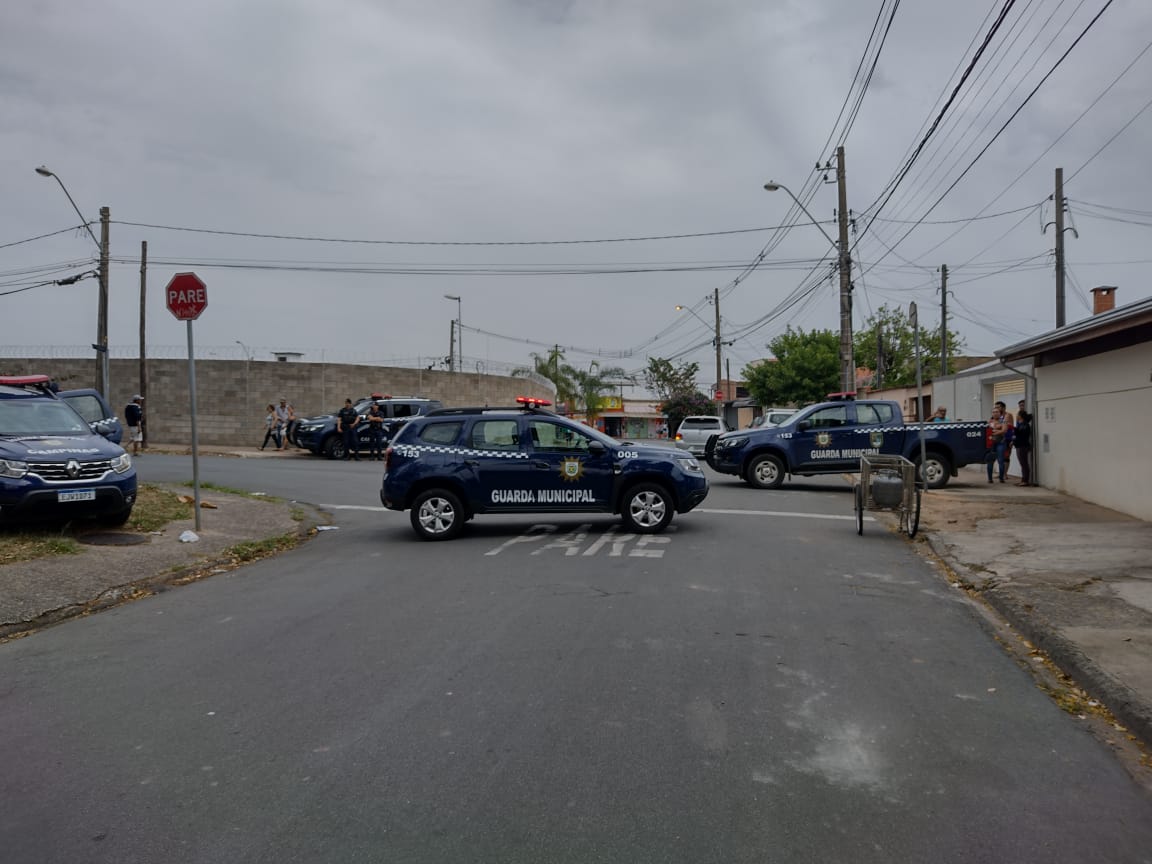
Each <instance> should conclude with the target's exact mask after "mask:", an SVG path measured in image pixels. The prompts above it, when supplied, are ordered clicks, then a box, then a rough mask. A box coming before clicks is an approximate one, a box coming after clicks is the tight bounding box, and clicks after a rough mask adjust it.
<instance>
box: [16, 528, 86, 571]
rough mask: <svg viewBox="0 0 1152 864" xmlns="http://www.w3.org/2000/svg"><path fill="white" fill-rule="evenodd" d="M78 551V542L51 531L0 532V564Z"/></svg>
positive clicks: (72, 553) (73, 553) (70, 553)
mask: <svg viewBox="0 0 1152 864" xmlns="http://www.w3.org/2000/svg"><path fill="white" fill-rule="evenodd" d="M79 552H80V544H79V543H77V542H76V541H75V540H73V539H72V538H71V537H62V536H61V535H60V534H59V533H55V532H52V531H19V532H12V533H4V534H0V565H2V564H15V563H16V562H17V561H33V560H35V559H37V558H50V557H51V556H53V555H76V554H77V553H79Z"/></svg>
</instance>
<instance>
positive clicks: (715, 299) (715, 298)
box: [712, 288, 721, 415]
mask: <svg viewBox="0 0 1152 864" xmlns="http://www.w3.org/2000/svg"><path fill="white" fill-rule="evenodd" d="M712 305H713V306H715V307H716V386H715V387H714V388H713V389H712V398H713V399H715V398H716V394H717V393H719V392H720V390H721V387H720V381H721V378H720V375H721V372H720V289H719V288H713V289H712ZM720 411H721V408H720V402H717V403H716V414H717V415H719V414H720Z"/></svg>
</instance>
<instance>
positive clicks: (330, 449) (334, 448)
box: [320, 435, 344, 459]
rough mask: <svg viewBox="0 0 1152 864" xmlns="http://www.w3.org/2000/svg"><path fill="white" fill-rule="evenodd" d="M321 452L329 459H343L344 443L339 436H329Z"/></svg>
mask: <svg viewBox="0 0 1152 864" xmlns="http://www.w3.org/2000/svg"><path fill="white" fill-rule="evenodd" d="M320 450H321V452H322V453H323V454H324V455H325V456H327V457H328V458H329V459H343V458H344V441H343V439H341V438H340V436H339V435H329V436H328V437H327V438H325V439H324V444H323V446H321V448H320Z"/></svg>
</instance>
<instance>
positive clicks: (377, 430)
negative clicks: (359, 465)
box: [368, 402, 384, 462]
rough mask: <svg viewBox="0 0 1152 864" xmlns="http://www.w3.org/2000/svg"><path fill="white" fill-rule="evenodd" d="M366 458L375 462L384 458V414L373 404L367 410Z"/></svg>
mask: <svg viewBox="0 0 1152 864" xmlns="http://www.w3.org/2000/svg"><path fill="white" fill-rule="evenodd" d="M368 458H369V459H374V460H376V461H377V462H379V461H381V460H382V459H383V458H384V412H383V411H381V410H380V406H379V405H378V404H377V403H375V402H373V403H372V407H370V408H369V409H368Z"/></svg>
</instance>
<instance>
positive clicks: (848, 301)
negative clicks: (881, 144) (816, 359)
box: [764, 148, 856, 393]
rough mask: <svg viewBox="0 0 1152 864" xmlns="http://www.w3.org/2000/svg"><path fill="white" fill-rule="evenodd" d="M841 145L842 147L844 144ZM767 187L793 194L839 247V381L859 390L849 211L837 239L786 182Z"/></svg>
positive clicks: (843, 215)
mask: <svg viewBox="0 0 1152 864" xmlns="http://www.w3.org/2000/svg"><path fill="white" fill-rule="evenodd" d="M841 149H842V148H841ZM840 155H841V156H842V155H843V154H842V153H841V154H840ZM837 173H838V175H840V179H841V181H842V180H843V176H842V175H843V171H842V169H841V170H838V172H837ZM764 189H765V190H766V191H768V192H775V191H776V190H777V189H783V190H784V191H785V192H787V193H788V195H789V196H791V198H792V200H793V201H795V202H796V206H797V207H799V208H800V209H801V210H803V211H804V215H805V216H807V217H808V221H809V222H811V223H812V224H813V225H815V226H816V227H817V228H819V229H820V233H821V234H823V235H824V239H826V240H827V241H828V242H829V243H831V244H832V246H834V247H835V248H836V249H837V250H838V251H839V255H838V258H839V264H840V381H841V386H842V387H843V390H844V392H845V393H854V392H855V391H856V361H855V358H854V357H853V356H852V259H851V258H850V257H849V253H848V220H847V214H846V213H840V242H839V243H837V242H836V241H835V240H833V239H832V235H831V234H829V233H828V232H827V231H825V230H824V226H823V225H821V224H820V223H819V222H817V221H816V217H815V216H813V215H812V214H811V213H809V212H808V208H807V207H805V206H804V204H803V203H802V202H801V201H800V199H799V198H797V197H796V195H795V194H794V193H793V192H792V190H791V189H789V188H788V187H787V186H785V185H784V184H783V183H777V182H776V181H775V180H769V181H768V182H767V183H765V184H764ZM840 190H841V191H840V201H841V204H840V207H841V209H843V208H844V207H845V206H846V205H845V204H844V191H843V190H844V187H843V183H842V182H841V186H840Z"/></svg>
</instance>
